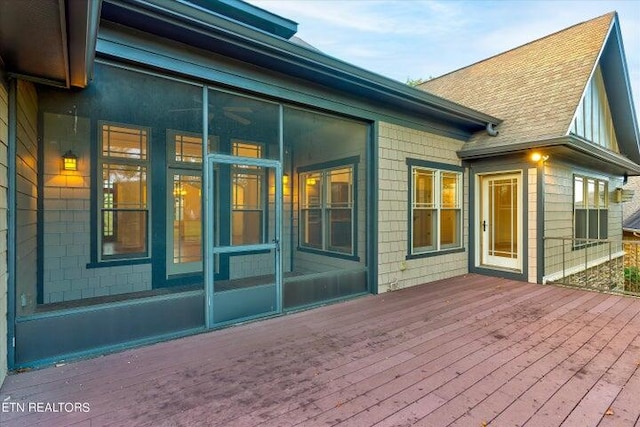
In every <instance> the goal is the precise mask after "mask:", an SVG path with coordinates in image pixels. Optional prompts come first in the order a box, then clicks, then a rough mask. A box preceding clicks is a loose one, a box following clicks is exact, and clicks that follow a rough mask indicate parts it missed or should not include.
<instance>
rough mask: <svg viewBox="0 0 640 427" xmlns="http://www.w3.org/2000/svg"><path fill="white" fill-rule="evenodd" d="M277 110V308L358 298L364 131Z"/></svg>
mask: <svg viewBox="0 0 640 427" xmlns="http://www.w3.org/2000/svg"><path fill="white" fill-rule="evenodd" d="M283 110H284V117H283V132H284V133H283V146H284V152H283V159H284V164H283V170H284V173H287V174H289V178H290V181H289V184H288V185H287V186H285V188H284V202H285V204H284V212H285V224H284V227H283V230H284V236H283V237H284V241H283V245H282V246H283V248H284V258H283V261H284V265H285V283H284V307H285V309H286V308H291V307H300V306H306V305H309V304H316V303H320V302H323V301H329V300H334V299H336V298H342V297H345V296H348V295H354V294H358V293H362V292H365V291H366V290H367V276H366V274H367V265H366V254H367V238H368V230H367V211H366V207H367V204H366V203H367V173H366V170H367V169H366V168H367V160H366V159H367V152H368V151H367V150H368V149H367V143H368V139H367V138H368V132H369V130H368V125H367V124H366V123H362V122H359V121H356V120H350V119H346V118H343V117H339V116H336V115H331V114H323V113H319V112H315V111H310V110H305V109H299V108H293V107H284V109H283ZM289 195H290V196H289ZM287 218H289V219H290V220H289V221H287ZM289 248H290V249H289ZM288 249H289V250H288Z"/></svg>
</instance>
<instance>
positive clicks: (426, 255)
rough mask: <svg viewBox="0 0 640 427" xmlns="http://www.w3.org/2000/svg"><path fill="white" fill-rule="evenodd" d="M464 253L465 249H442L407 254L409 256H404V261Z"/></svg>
mask: <svg viewBox="0 0 640 427" xmlns="http://www.w3.org/2000/svg"><path fill="white" fill-rule="evenodd" d="M464 251H466V249H465V248H451V249H443V250H440V251H433V252H423V253H417V254H409V255H407V256H406V258H405V259H407V260H410V259H419V258H431V257H434V256H440V255H449V254H455V253H460V252H464Z"/></svg>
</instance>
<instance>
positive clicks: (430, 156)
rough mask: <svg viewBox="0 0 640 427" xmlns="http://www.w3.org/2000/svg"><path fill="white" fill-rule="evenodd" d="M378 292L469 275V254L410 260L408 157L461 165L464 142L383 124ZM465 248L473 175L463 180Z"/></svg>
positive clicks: (380, 146)
mask: <svg viewBox="0 0 640 427" xmlns="http://www.w3.org/2000/svg"><path fill="white" fill-rule="evenodd" d="M378 135H379V138H378V148H379V157H378V162H379V169H378V170H379V174H378V188H379V190H378V291H379V292H386V291H389V290H395V289H400V288H406V287H410V286H415V285H419V284H423V283H427V282H432V281H434V280H440V279H444V278H448V277H453V276H458V275H461V274H465V273H467V272H468V264H467V256H468V250H465V251H464V252H457V253H452V254H446V255H437V256H432V257H428V258H417V259H409V260H407V259H406V256H407V254H408V249H409V241H408V235H409V224H408V215H409V212H408V209H409V182H408V179H409V172H408V166H407V158H412V159H421V160H426V161H432V162H439V163H446V164H451V165H455V166H460V165H461V162H460V159H459V158H458V156H457V155H456V151H457V150H459V149H460V148H461V147H462V144H463V143H462V142H460V141H458V140H454V139H450V138H446V137H443V136H438V135H434V134H431V133H427V132H424V131H420V130H415V129H410V128H406V127H402V126H398V125H394V124H389V123H385V122H380V123H378ZM463 182H464V190H463V194H464V199H463V215H462V216H463V218H462V222H463V236H462V237H463V244H464V247H465V248H467V247H468V221H469V217H468V213H469V206H468V200H469V199H468V193H469V191H468V185H467V183H468V176H467V171H465V175H464V179H463Z"/></svg>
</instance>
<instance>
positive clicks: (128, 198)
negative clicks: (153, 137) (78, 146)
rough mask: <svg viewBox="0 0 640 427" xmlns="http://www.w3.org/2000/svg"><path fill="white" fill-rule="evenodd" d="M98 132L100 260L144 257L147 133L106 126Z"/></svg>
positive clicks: (143, 130)
mask: <svg viewBox="0 0 640 427" xmlns="http://www.w3.org/2000/svg"><path fill="white" fill-rule="evenodd" d="M100 128H101V129H100V147H101V148H100V149H101V151H100V152H101V156H100V160H99V166H98V167H99V170H101V178H102V185H101V186H100V191H99V195H98V200H99V204H100V205H99V206H100V209H99V211H100V219H99V224H100V232H99V236H100V245H99V247H100V259H101V260H110V259H120V258H141V257H146V256H148V247H147V246H148V229H149V210H148V200H147V181H148V170H149V157H148V139H149V131H148V130H147V129H146V128H141V127H134V126H128V125H115V124H107V123H102V124H101V125H100Z"/></svg>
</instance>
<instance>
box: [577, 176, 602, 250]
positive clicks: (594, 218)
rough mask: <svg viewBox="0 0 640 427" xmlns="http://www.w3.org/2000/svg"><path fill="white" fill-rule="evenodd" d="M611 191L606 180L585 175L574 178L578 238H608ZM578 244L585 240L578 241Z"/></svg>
mask: <svg viewBox="0 0 640 427" xmlns="http://www.w3.org/2000/svg"><path fill="white" fill-rule="evenodd" d="M608 209H609V193H608V184H607V182H606V181H601V180H598V179H595V178H589V177H584V176H577V175H576V176H574V179H573V223H574V238H576V239H606V238H608V236H609V233H608V216H609V215H608V214H609V211H608ZM576 243H577V245H581V244H585V243H587V242H586V241H585V242H576Z"/></svg>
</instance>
